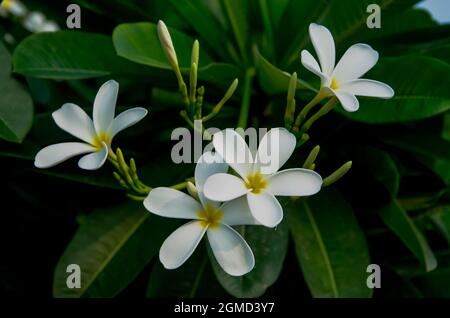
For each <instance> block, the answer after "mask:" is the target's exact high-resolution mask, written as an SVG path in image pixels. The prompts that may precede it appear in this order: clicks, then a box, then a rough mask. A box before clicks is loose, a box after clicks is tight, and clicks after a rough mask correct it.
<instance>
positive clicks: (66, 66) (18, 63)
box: [14, 31, 148, 80]
mask: <svg viewBox="0 0 450 318" xmlns="http://www.w3.org/2000/svg"><path fill="white" fill-rule="evenodd" d="M14 71H15V72H17V73H20V74H23V75H27V76H31V77H41V78H51V79H63V80H67V79H83V78H92V77H100V76H111V75H117V74H119V75H130V74H142V73H144V74H145V69H144V70H143V69H142V67H141V66H139V65H136V64H133V63H130V62H128V61H127V60H125V59H123V58H121V57H118V56H117V55H116V52H115V50H114V47H113V45H112V41H111V38H110V37H108V36H105V35H101V34H95V33H87V32H77V31H60V32H52V33H38V34H33V35H31V36H29V37H28V38H26V39H25V40H24V41H22V42H21V43H20V44H19V45H18V47H17V48H16V50H15V51H14ZM147 74H148V72H147Z"/></svg>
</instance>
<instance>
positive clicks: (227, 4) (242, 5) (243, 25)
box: [222, 0, 251, 63]
mask: <svg viewBox="0 0 450 318" xmlns="http://www.w3.org/2000/svg"><path fill="white" fill-rule="evenodd" d="M222 3H223V6H224V8H225V10H224V11H225V12H226V13H227V17H228V20H229V23H230V25H231V29H232V30H233V33H234V36H235V39H236V42H237V44H238V47H239V50H240V51H241V56H242V58H243V59H244V63H245V62H246V61H247V59H248V50H249V48H250V47H249V44H250V40H251V39H250V37H251V33H250V25H249V21H250V13H251V8H250V5H251V1H239V0H222Z"/></svg>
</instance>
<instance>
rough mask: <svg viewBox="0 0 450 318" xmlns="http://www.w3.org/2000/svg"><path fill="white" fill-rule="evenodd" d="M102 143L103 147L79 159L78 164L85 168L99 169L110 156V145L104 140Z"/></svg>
mask: <svg viewBox="0 0 450 318" xmlns="http://www.w3.org/2000/svg"><path fill="white" fill-rule="evenodd" d="M102 145H103V147H102V148H101V149H100V150H97V151H96V152H93V153H91V154H89V155H85V156H83V157H81V158H80V160H78V166H79V167H80V168H81V169H85V170H97V169H99V168H100V167H101V166H103V164H104V163H105V161H106V158H108V146H107V145H106V144H105V143H104V142H103V143H102Z"/></svg>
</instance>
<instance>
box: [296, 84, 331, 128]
mask: <svg viewBox="0 0 450 318" xmlns="http://www.w3.org/2000/svg"><path fill="white" fill-rule="evenodd" d="M325 97H326V94H325V93H323V92H322V90H320V91H319V92H318V93H317V95H316V96H314V98H313V99H312V100H311V101H310V102H309V103H308V104H307V105H306V106H305V107H303V109H302V110H301V112H300V114H298V116H297V118H296V119H295V123H294V130H296V131H298V130H299V128H300V125H301V123H302V122H303V120H305V118H306V116H308V113H309V112H310V111H311V109H312V108H313V107H314V106H316V105H317V104H318V103H320V102H321V101H322V100H323V99H324V98H325Z"/></svg>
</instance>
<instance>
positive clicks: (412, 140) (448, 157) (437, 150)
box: [382, 129, 450, 184]
mask: <svg viewBox="0 0 450 318" xmlns="http://www.w3.org/2000/svg"><path fill="white" fill-rule="evenodd" d="M416 132H417V130H416V129H397V130H396V131H395V134H392V133H389V134H386V135H385V136H384V138H383V139H382V140H383V141H384V142H385V143H387V144H390V145H393V146H395V147H397V148H400V149H402V150H404V151H407V152H410V153H411V154H412V155H413V156H414V157H416V159H417V160H419V161H420V162H422V163H423V164H424V166H425V167H427V168H428V169H430V170H432V171H433V172H434V173H435V174H436V175H437V176H438V177H439V178H441V179H442V181H444V182H445V183H446V184H448V183H450V142H449V141H447V140H444V139H441V138H440V136H439V135H436V134H433V133H432V132H429V131H427V130H423V129H422V130H421V133H420V134H417V133H416Z"/></svg>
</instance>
